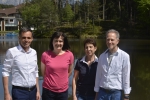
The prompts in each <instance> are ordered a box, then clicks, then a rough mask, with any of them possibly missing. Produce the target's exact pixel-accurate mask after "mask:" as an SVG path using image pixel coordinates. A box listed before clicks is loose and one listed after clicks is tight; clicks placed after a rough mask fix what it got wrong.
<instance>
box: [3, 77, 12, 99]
mask: <svg viewBox="0 0 150 100" xmlns="http://www.w3.org/2000/svg"><path fill="white" fill-rule="evenodd" d="M8 83H9V78H8V76H6V77H3V87H4V100H12V97H11V95H10V93H9V89H8Z"/></svg>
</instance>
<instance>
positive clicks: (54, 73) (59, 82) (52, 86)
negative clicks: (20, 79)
mask: <svg viewBox="0 0 150 100" xmlns="http://www.w3.org/2000/svg"><path fill="white" fill-rule="evenodd" d="M41 61H42V63H44V64H45V73H44V80H43V87H44V88H46V89H49V90H51V91H53V92H59V93H60V92H64V91H66V90H67V89H68V69H69V65H70V64H72V63H73V62H74V57H73V54H72V52H70V51H69V50H67V51H66V52H65V53H64V54H62V55H55V54H54V53H53V52H52V51H50V50H49V51H45V52H44V53H43V54H42V57H41Z"/></svg>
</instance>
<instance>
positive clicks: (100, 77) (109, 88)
mask: <svg viewBox="0 0 150 100" xmlns="http://www.w3.org/2000/svg"><path fill="white" fill-rule="evenodd" d="M119 37H120V35H119V32H118V31H116V30H114V29H110V30H108V31H107V32H106V45H107V47H108V49H107V50H106V51H105V52H103V53H102V54H101V55H100V57H99V61H98V66H97V72H96V80H95V87H94V91H95V92H97V95H96V100H122V98H124V100H129V94H130V91H131V87H130V69H131V66H130V57H129V55H128V54H127V53H126V52H124V51H123V50H121V49H119V47H118V46H117V45H118V43H119ZM122 90H123V91H124V94H123V95H122Z"/></svg>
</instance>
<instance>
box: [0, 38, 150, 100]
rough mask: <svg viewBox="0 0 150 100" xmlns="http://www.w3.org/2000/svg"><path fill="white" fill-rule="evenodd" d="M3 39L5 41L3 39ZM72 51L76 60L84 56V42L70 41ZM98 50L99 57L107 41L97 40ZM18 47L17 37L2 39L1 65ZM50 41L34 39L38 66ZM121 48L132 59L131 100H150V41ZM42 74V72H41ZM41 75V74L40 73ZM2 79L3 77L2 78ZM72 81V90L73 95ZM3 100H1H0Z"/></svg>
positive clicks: (123, 43) (128, 42)
mask: <svg viewBox="0 0 150 100" xmlns="http://www.w3.org/2000/svg"><path fill="white" fill-rule="evenodd" d="M2 38H3V39H2ZM69 42H70V44H71V51H72V52H73V53H74V56H75V58H76V59H77V58H79V57H82V56H83V55H84V49H83V40H79V39H70V40H69ZM97 44H98V49H97V52H96V54H97V55H98V56H99V55H100V54H101V53H102V52H103V51H105V49H106V45H105V40H100V39H98V40H97ZM15 45H18V40H17V37H13V38H7V37H1V38H0V65H1V64H2V62H3V60H4V57H5V53H6V50H7V49H8V48H10V47H13V46H15ZM48 45H49V39H34V41H33V43H32V44H31V47H33V48H34V49H35V50H36V51H37V55H38V64H39V65H40V57H41V54H42V52H44V51H46V50H48ZM119 47H120V48H121V49H123V50H124V51H126V52H127V53H129V55H130V57H131V65H132V67H131V87H132V91H131V95H130V100H149V98H150V96H149V94H150V85H149V83H150V61H149V59H150V52H149V51H150V40H121V41H120V43H119ZM39 72H40V71H39ZM40 75H41V73H40ZM0 77H1V76H0ZM71 79H72V76H71V78H70V84H69V86H70V88H69V91H70V93H71ZM0 100H1V99H0Z"/></svg>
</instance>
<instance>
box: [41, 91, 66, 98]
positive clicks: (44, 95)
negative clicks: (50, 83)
mask: <svg viewBox="0 0 150 100" xmlns="http://www.w3.org/2000/svg"><path fill="white" fill-rule="evenodd" d="M42 100H68V90H66V91H64V92H61V93H57V92H53V91H50V90H48V89H46V88H43V92H42Z"/></svg>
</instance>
